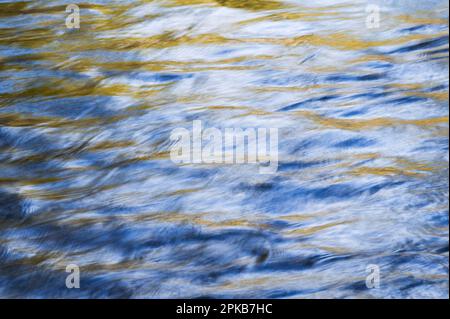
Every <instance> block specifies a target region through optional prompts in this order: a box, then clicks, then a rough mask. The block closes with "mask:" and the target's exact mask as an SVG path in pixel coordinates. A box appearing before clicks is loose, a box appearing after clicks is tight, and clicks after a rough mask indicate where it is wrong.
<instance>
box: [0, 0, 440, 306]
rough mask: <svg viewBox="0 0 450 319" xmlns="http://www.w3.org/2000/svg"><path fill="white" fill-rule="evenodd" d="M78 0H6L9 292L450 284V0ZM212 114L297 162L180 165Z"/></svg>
mask: <svg viewBox="0 0 450 319" xmlns="http://www.w3.org/2000/svg"><path fill="white" fill-rule="evenodd" d="M69 3H72V1H62V0H61V1H55V0H53V1H43V0H42V1H40V0H34V1H10V0H6V1H5V0H1V1H0V297H2V298H18V297H25V298H54V297H57V298H61V297H68V298H112V297H118V298H199V297H217V298H223V297H226V298H256V297H257V298H422V297H426V298H448V234H449V233H448V226H449V222H448V84H449V81H448V71H449V69H448V3H447V1H440V0H429V1H421V2H418V1H413V0H399V1H381V0H377V1H371V2H370V4H376V5H379V6H380V7H381V9H382V10H381V13H380V14H381V21H380V25H379V28H374V29H368V28H367V26H366V18H367V13H366V6H367V4H368V3H369V2H367V1H351V2H346V1H341V0H333V1H314V2H307V3H306V2H304V1H294V0H289V1H276V0H260V1H259V0H249V1H238V0H226V1H225V0H217V1H214V0H192V1H187V0H167V1H140V0H133V1H132V0H130V1H107V0H104V1H101V0H98V1H84V2H82V3H79V6H80V8H81V12H80V13H81V28H80V29H79V30H76V29H75V30H70V29H67V28H66V26H65V19H66V17H67V15H68V14H67V13H66V12H65V8H66V5H67V4H69ZM193 120H201V121H202V122H203V123H204V124H205V125H207V126H209V127H211V126H214V127H243V128H246V127H276V128H278V129H279V166H278V171H277V172H276V173H275V174H272V175H262V174H259V173H258V169H257V167H255V166H252V165H201V164H195V165H194V164H192V165H184V166H177V165H175V164H174V163H173V162H172V161H171V160H170V157H169V151H170V147H171V145H172V142H171V141H170V139H169V136H170V132H171V131H172V129H174V128H177V127H189V126H190V125H191V124H192V121H193ZM69 264H76V265H78V266H79V268H80V275H81V282H80V284H81V287H80V289H68V288H66V285H65V280H66V276H67V275H68V273H66V272H65V270H66V266H67V265H69ZM371 264H373V265H377V266H378V267H379V269H380V287H379V288H375V289H368V288H367V287H366V276H367V275H368V273H367V272H366V267H367V266H368V265H371Z"/></svg>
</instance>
